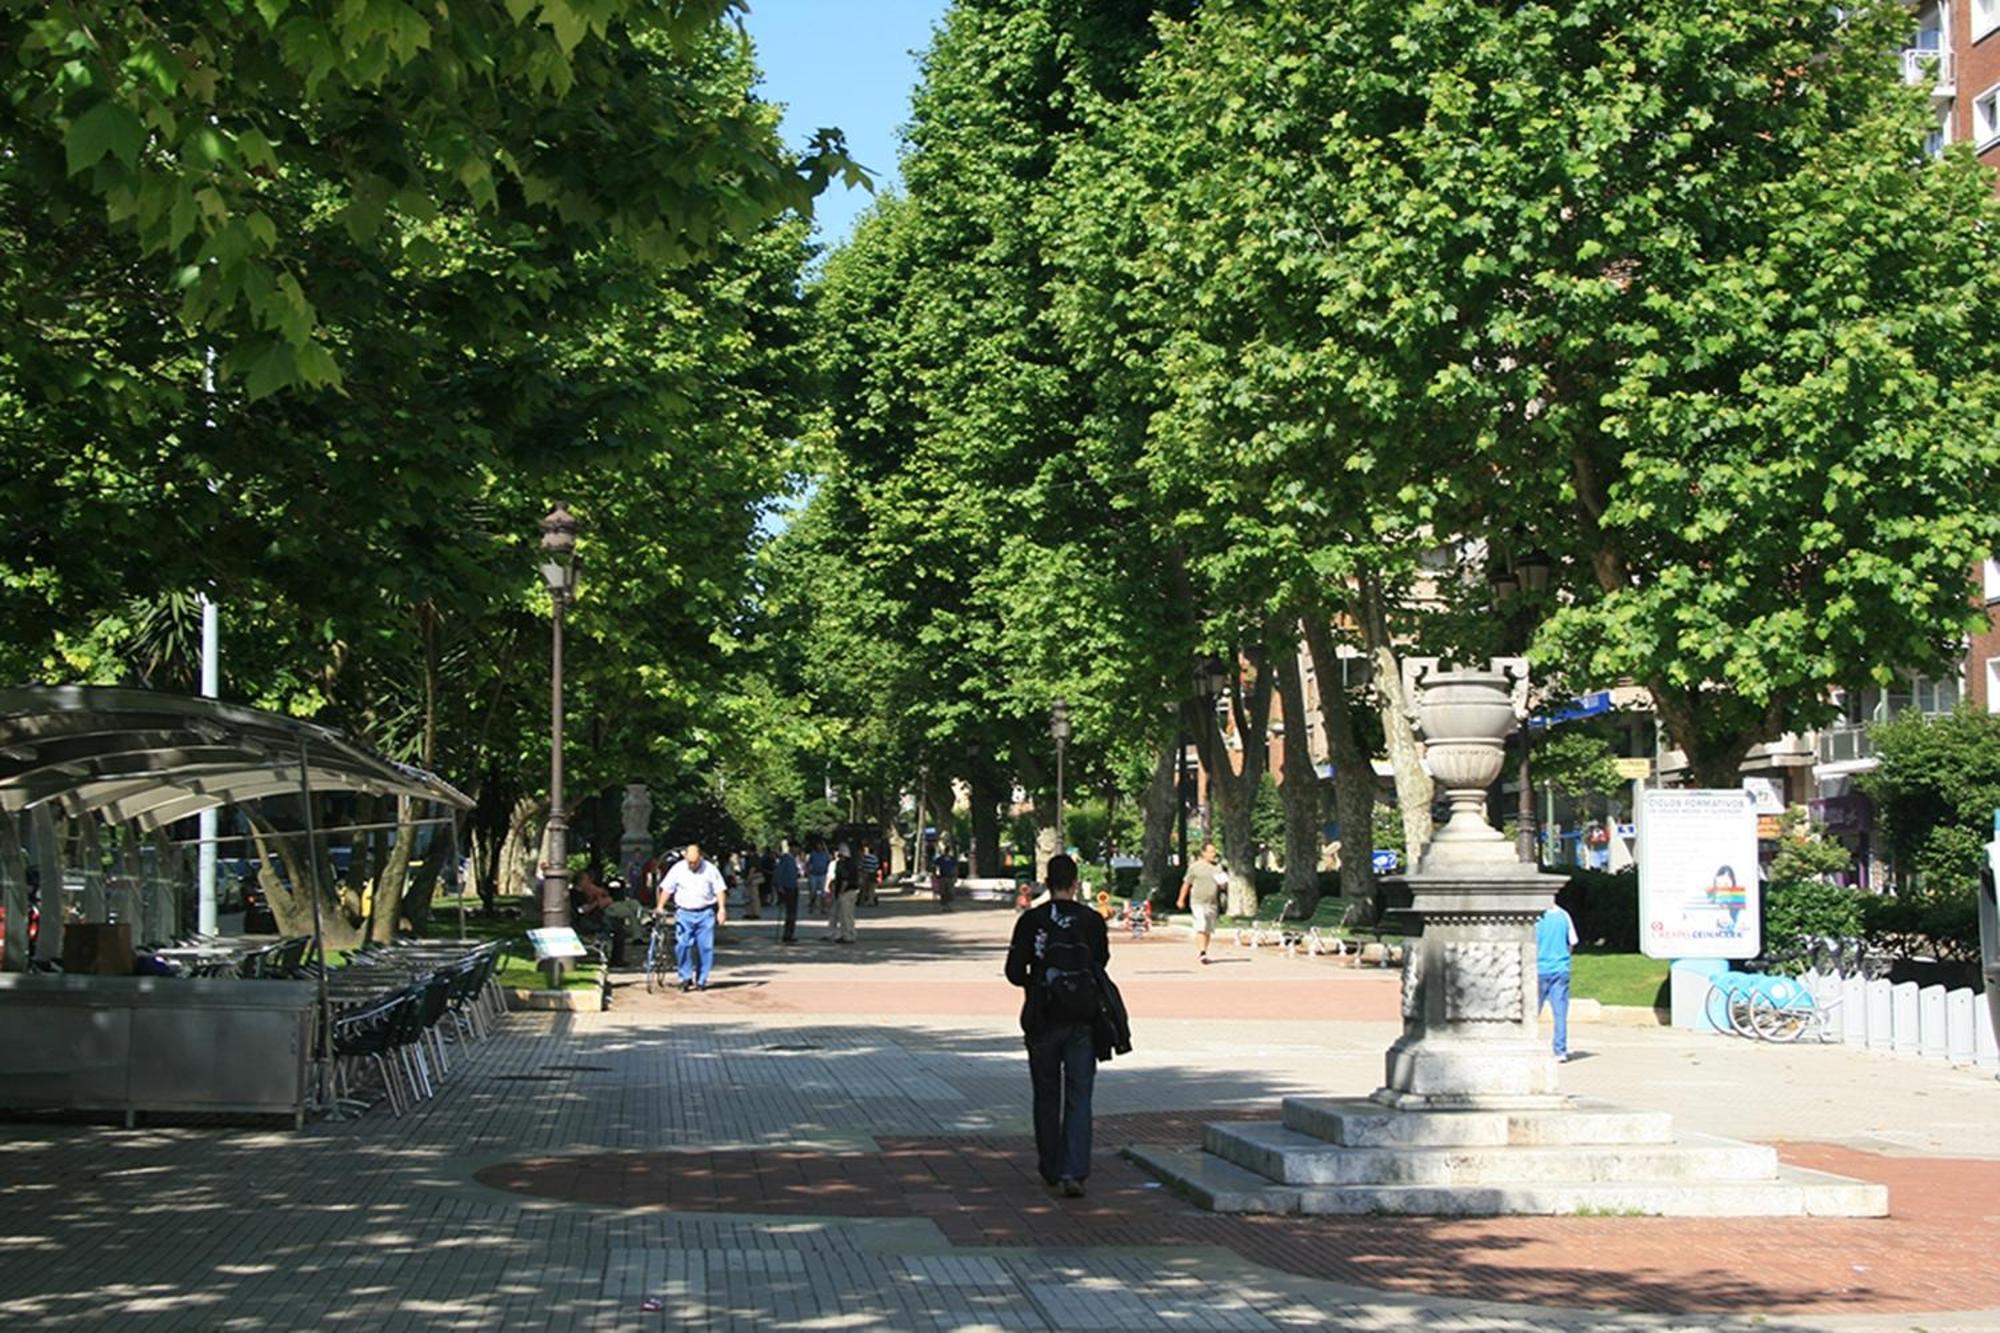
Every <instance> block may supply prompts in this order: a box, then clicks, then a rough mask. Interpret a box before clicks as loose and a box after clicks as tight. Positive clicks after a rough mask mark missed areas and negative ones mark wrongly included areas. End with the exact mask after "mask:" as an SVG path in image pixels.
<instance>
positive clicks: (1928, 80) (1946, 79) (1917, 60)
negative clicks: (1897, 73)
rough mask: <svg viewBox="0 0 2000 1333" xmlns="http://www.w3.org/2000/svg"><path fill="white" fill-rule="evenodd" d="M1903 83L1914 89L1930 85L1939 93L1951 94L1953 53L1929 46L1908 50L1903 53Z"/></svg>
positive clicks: (1914, 47)
mask: <svg viewBox="0 0 2000 1333" xmlns="http://www.w3.org/2000/svg"><path fill="white" fill-rule="evenodd" d="M1903 82H1904V83H1907V84H1910V85H1911V86H1912V87H1920V86H1922V85H1924V84H1929V85H1930V86H1931V88H1932V90H1933V91H1934V92H1938V93H1947V92H1950V91H1951V88H1952V70H1951V52H1949V51H1945V50H1941V49H1938V48H1935V47H1927V46H1912V47H1910V48H1908V49H1906V50H1905V51H1904V52H1903Z"/></svg>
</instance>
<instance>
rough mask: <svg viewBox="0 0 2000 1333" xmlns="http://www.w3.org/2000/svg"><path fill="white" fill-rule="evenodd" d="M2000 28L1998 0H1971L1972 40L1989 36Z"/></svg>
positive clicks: (1999, 5)
mask: <svg viewBox="0 0 2000 1333" xmlns="http://www.w3.org/2000/svg"><path fill="white" fill-rule="evenodd" d="M1995 28H2000V0H1972V40H1973V41H1975V42H1976V41H1978V40H1979V39H1980V38H1982V37H1986V36H1990V35H1991V34H1992V32H1993V30H1994V29H1995Z"/></svg>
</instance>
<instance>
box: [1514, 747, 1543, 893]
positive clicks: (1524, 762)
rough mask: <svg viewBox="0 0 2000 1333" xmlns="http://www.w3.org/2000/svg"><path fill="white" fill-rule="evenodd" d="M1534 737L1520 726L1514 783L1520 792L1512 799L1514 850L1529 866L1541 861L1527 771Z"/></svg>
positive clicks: (1531, 782)
mask: <svg viewBox="0 0 2000 1333" xmlns="http://www.w3.org/2000/svg"><path fill="white" fill-rule="evenodd" d="M1534 744H1535V742H1534V737H1533V735H1532V734H1531V733H1530V732H1529V731H1528V724H1527V723H1526V722H1523V723H1522V724H1521V762H1520V766H1519V767H1518V768H1516V769H1515V781H1516V782H1517V783H1519V784H1520V788H1521V790H1520V791H1519V792H1518V793H1516V795H1515V798H1514V820H1515V829H1514V850H1515V852H1516V853H1517V854H1518V855H1519V856H1520V858H1521V859H1522V860H1523V861H1525V862H1527V863H1528V864H1529V865H1535V864H1537V863H1539V862H1540V861H1541V857H1542V839H1541V835H1540V831H1539V830H1538V829H1537V828H1536V827H1535V780H1534V775H1533V774H1532V773H1530V772H1529V770H1528V756H1529V752H1530V751H1531V750H1533V749H1534Z"/></svg>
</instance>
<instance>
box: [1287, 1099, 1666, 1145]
mask: <svg viewBox="0 0 2000 1333" xmlns="http://www.w3.org/2000/svg"><path fill="white" fill-rule="evenodd" d="M1283 1115H1284V1123H1285V1128H1287V1129H1290V1130H1295V1131H1297V1132H1298V1133H1300V1134H1309V1135H1311V1136H1312V1137H1314V1138H1318V1139H1323V1140H1325V1141H1326V1142H1328V1143H1337V1144H1342V1145H1345V1146H1347V1147H1353V1148H1389V1147H1410V1148H1499V1147H1505V1146H1507V1145H1509V1144H1515V1145H1522V1146H1526V1145H1536V1144H1540V1145H1548V1146H1553V1145H1558V1144H1562V1145H1583V1144H1614V1143H1616V1144H1638V1143H1671V1142H1673V1138H1674V1121H1673V1117H1672V1116H1670V1115H1668V1114H1667V1113H1666V1112H1665V1111H1632V1110H1627V1109H1625V1108H1623V1107H1619V1106H1612V1105H1610V1104H1608V1103H1603V1102H1592V1101H1587V1100H1584V1099H1581V1098H1578V1099H1574V1100H1572V1101H1571V1102H1570V1103H1569V1105H1568V1106H1567V1107H1566V1108H1564V1109H1561V1110H1545V1111H1397V1110H1392V1109H1390V1108H1389V1107H1386V1106H1383V1105H1381V1104H1380V1103H1379V1102H1373V1101H1370V1100H1368V1099H1367V1098H1365V1097H1287V1098H1285V1100H1284V1110H1283Z"/></svg>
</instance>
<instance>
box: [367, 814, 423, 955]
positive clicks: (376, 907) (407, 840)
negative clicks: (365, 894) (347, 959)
mask: <svg viewBox="0 0 2000 1333" xmlns="http://www.w3.org/2000/svg"><path fill="white" fill-rule="evenodd" d="M414 807H415V803H414V802H413V801H411V800H410V798H409V797H407V796H399V797H397V798H396V842H395V845H394V846H392V847H391V848H390V849H389V855H388V856H387V857H386V858H384V860H383V864H382V873H381V874H379V875H377V876H376V877H375V891H374V892H373V893H372V894H370V895H369V899H368V902H369V912H368V938H369V939H371V940H373V941H374V942H375V943H377V944H389V943H392V942H393V941H394V940H395V938H396V929H397V927H398V926H399V925H401V924H402V916H403V898H404V893H405V888H406V885H407V882H408V880H409V877H410V854H411V852H412V851H413V850H414V848H413V846H412V844H413V843H414V842H415V841H416V837H417V826H416V824H415V822H414V821H415V819H416V812H415V808H414Z"/></svg>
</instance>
